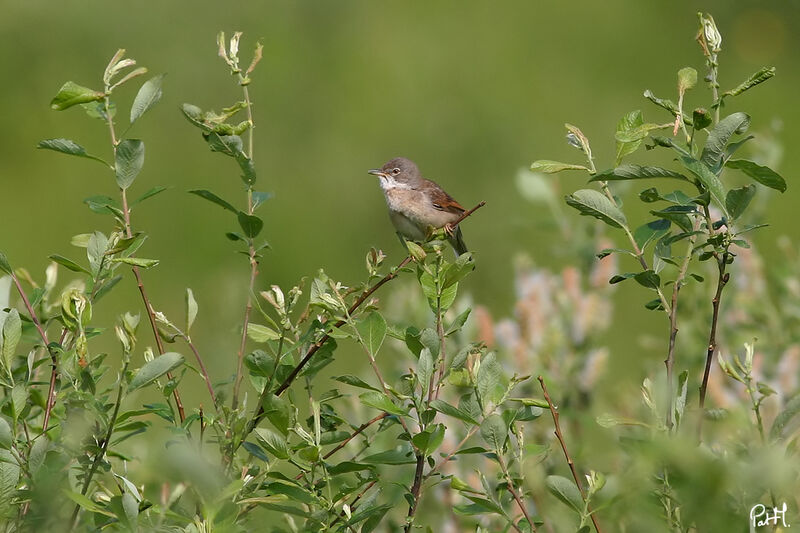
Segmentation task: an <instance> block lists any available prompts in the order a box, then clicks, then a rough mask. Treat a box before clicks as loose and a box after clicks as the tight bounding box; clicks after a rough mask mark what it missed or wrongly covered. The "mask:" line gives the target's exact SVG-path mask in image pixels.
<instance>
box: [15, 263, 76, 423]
mask: <svg viewBox="0 0 800 533" xmlns="http://www.w3.org/2000/svg"><path fill="white" fill-rule="evenodd" d="M9 274H11V279H12V280H14V285H15V286H16V287H17V292H19V296H20V298H22V302H23V303H24V304H25V309H27V310H28V314H29V315H30V316H31V320H33V324H34V325H35V326H36V330H37V331H38V332H39V336H40V337H41V338H42V342H43V343H44V346H45V348H46V349H47V352H48V353H49V354H50V360H51V362H52V367H53V368H52V370H51V371H50V386H49V388H48V390H47V404H46V405H45V408H44V421H43V422H42V433H44V432H45V431H47V425H48V423H49V422H50V411H51V410H52V409H53V403H55V392H56V378H57V377H58V359H57V358H56V353H55V352H54V351H53V348H52V347H51V346H50V341H49V340H47V332H46V331H45V330H44V328H43V327H42V323H41V322H40V321H39V317H38V316H37V315H36V312H35V311H34V310H33V306H32V305H31V302H30V300H28V296H27V295H26V294H25V290H24V289H23V288H22V284H21V283H20V282H19V278H17V275H16V274H14V271H13V270H12V271H11V272H10V273H9ZM62 342H63V337H62ZM59 344H60V343H59Z"/></svg>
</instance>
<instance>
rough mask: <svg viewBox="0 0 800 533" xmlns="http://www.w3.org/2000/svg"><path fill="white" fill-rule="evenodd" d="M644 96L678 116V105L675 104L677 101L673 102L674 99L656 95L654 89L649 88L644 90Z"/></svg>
mask: <svg viewBox="0 0 800 533" xmlns="http://www.w3.org/2000/svg"><path fill="white" fill-rule="evenodd" d="M643 96H644V97H645V98H647V99H648V100H650V101H651V102H653V103H654V104H656V105H657V106H658V107H661V108H664V109H666V110H667V111H669V112H670V113H672V116H676V115H677V114H678V106H677V105H675V102H673V101H672V100H669V99H666V98H659V97H657V96H656V95H654V94H653V93H652V91H650V89H647V90H646V91H645V92H644V95H643Z"/></svg>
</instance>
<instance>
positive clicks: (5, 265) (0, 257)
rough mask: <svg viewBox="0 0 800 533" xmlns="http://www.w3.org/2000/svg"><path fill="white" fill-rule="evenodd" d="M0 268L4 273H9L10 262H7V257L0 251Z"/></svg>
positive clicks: (10, 271)
mask: <svg viewBox="0 0 800 533" xmlns="http://www.w3.org/2000/svg"><path fill="white" fill-rule="evenodd" d="M0 270H2V271H3V272H5V273H6V274H11V273H12V269H11V264H10V263H9V262H8V257H6V254H4V253H3V252H0Z"/></svg>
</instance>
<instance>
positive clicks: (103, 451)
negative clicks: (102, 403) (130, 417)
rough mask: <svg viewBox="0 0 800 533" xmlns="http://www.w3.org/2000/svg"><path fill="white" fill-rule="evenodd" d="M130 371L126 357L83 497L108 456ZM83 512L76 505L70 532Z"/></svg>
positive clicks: (83, 488) (85, 484) (84, 484)
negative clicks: (109, 416) (126, 377)
mask: <svg viewBox="0 0 800 533" xmlns="http://www.w3.org/2000/svg"><path fill="white" fill-rule="evenodd" d="M127 370H128V360H127V356H126V360H125V362H124V363H123V365H122V372H120V375H119V384H118V386H117V401H116V402H115V403H114V412H113V414H112V415H111V420H109V422H108V430H106V436H105V437H104V438H103V443H102V444H101V445H100V452H98V454H97V455H95V456H94V460H93V461H92V466H91V467H90V468H89V473H88V474H86V479H84V480H83V487H82V488H81V496H85V495H86V491H87V490H88V489H89V484H90V483H91V482H92V477H93V476H94V474H95V472H96V471H97V467H98V465H99V464H100V461H102V460H103V457H105V455H106V451H107V450H108V444H109V442H110V441H111V435H112V434H113V433H114V424H116V422H117V415H118V414H119V407H120V405H121V404H122V391H123V389H124V388H125V372H126V371H127ZM80 510H81V506H80V505H79V504H75V509H74V510H73V511H72V518H71V519H70V523H71V524H72V527H71V528H70V530H72V529H75V527H76V526H77V525H78V513H79V512H80Z"/></svg>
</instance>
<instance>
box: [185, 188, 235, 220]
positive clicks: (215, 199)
mask: <svg viewBox="0 0 800 533" xmlns="http://www.w3.org/2000/svg"><path fill="white" fill-rule="evenodd" d="M189 194H195V195H197V196H199V197H200V198H205V199H206V200H208V201H209V202H212V203H215V204H217V205H218V206H220V207H222V208H223V209H227V210H228V211H230V212H231V213H237V214H238V213H239V210H238V209H236V208H235V207H233V206H232V205H231V204H229V203H228V202H226V201H225V200H223V199H222V198H220V197H219V196H217V195H216V194H214V193H213V192H211V191H207V190H205V189H193V190H191V191H189Z"/></svg>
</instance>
